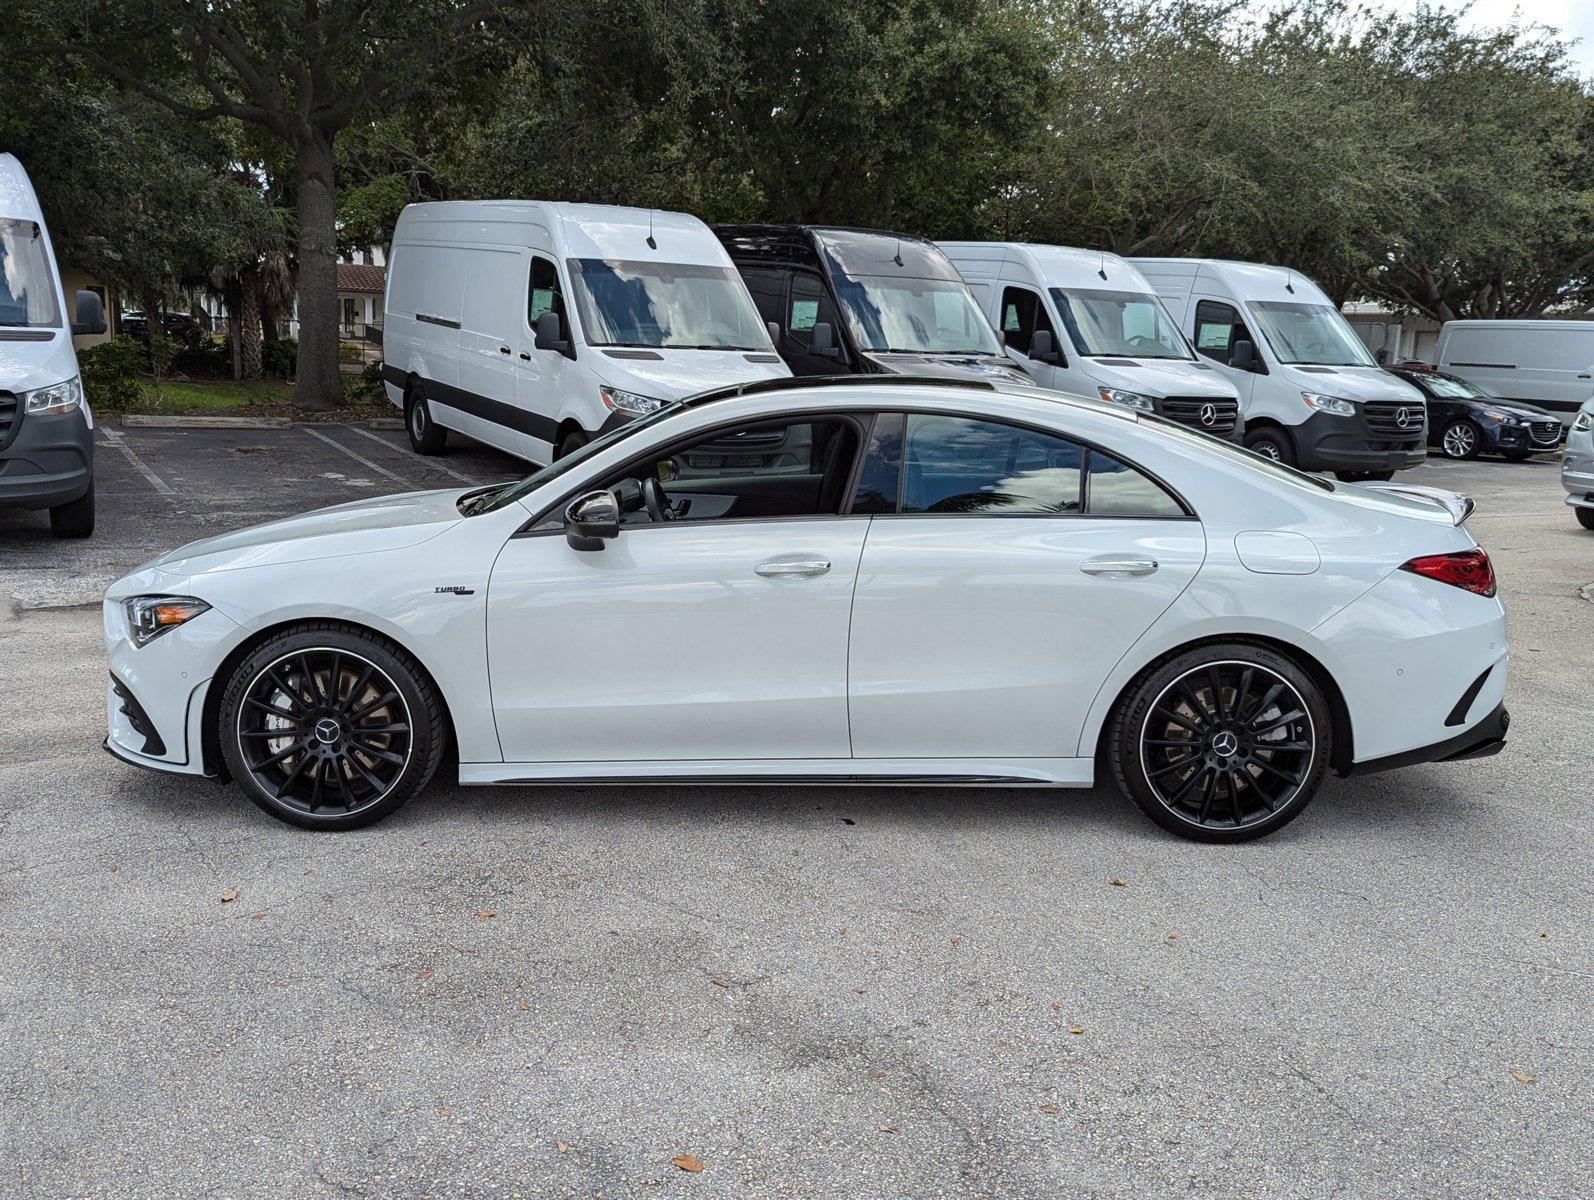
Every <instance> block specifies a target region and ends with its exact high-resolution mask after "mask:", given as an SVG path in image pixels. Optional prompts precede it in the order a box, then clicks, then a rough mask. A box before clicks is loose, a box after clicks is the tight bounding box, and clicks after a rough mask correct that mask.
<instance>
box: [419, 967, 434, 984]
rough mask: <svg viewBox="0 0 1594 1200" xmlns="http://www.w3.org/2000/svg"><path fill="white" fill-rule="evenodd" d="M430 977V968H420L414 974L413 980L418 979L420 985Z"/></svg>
mask: <svg viewBox="0 0 1594 1200" xmlns="http://www.w3.org/2000/svg"><path fill="white" fill-rule="evenodd" d="M431 977H432V968H431V967H422V968H421V969H420V970H419V971H417V972H415V978H416V979H419V980H420V981H421V982H422V983H425V982H426V981H427V980H428V979H430V978H431Z"/></svg>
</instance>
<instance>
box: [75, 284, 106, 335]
mask: <svg viewBox="0 0 1594 1200" xmlns="http://www.w3.org/2000/svg"><path fill="white" fill-rule="evenodd" d="M74 303H75V306H76V308H77V314H76V316H74V317H73V319H72V336H73V337H84V336H86V335H88V334H95V333H104V332H105V302H104V301H103V300H101V299H100V294H99V293H98V292H79V293H78V294H77V296H76V297H74Z"/></svg>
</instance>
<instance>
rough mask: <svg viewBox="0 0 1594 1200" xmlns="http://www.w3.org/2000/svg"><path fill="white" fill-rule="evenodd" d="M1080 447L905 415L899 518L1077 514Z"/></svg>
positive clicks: (983, 424)
mask: <svg viewBox="0 0 1594 1200" xmlns="http://www.w3.org/2000/svg"><path fill="white" fill-rule="evenodd" d="M1084 458H1085V451H1084V448H1083V447H1081V446H1079V445H1077V444H1075V443H1074V442H1070V441H1067V440H1066V439H1064V438H1059V437H1052V436H1050V435H1048V434H1043V433H1036V432H1035V431H1033V430H1030V429H1021V428H1019V427H1018V426H1016V425H1003V424H999V423H997V422H994V421H975V420H972V419H970V418H967V417H937V416H924V415H919V414H913V415H910V416H909V417H908V428H907V437H906V439H905V442H904V445H903V451H902V461H903V484H902V511H903V512H904V513H944V514H964V515H970V514H973V515H979V514H1000V515H1042V514H1060V513H1077V512H1079V511H1080V501H1081V498H1082V487H1081V484H1082V480H1083V471H1082V468H1083V465H1084Z"/></svg>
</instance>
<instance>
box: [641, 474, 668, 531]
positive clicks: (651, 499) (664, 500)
mask: <svg viewBox="0 0 1594 1200" xmlns="http://www.w3.org/2000/svg"><path fill="white" fill-rule="evenodd" d="M642 503H643V504H645V505H646V506H647V510H648V520H650V521H673V520H675V510H674V509H673V508H671V507H670V498H669V497H668V496H667V495H665V494H664V485H663V484H662V483H660V482H659V479H658V476H657V475H649V476H648V477H647V478H646V479H644V480H643V481H642Z"/></svg>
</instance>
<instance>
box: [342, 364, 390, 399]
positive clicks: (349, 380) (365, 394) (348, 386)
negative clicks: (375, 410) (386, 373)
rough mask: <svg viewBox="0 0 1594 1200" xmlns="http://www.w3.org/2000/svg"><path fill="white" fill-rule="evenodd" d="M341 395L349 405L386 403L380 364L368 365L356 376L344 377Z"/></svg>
mask: <svg viewBox="0 0 1594 1200" xmlns="http://www.w3.org/2000/svg"><path fill="white" fill-rule="evenodd" d="M343 395H344V396H345V397H346V398H347V400H348V402H349V403H350V404H385V403H387V391H386V389H384V388H383V387H382V364H381V363H379V362H374V363H369V364H367V365H366V368H365V370H363V371H361V372H360V373H359V374H358V375H345V376H344V377H343Z"/></svg>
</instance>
